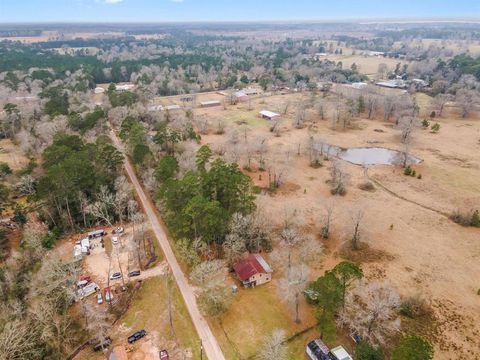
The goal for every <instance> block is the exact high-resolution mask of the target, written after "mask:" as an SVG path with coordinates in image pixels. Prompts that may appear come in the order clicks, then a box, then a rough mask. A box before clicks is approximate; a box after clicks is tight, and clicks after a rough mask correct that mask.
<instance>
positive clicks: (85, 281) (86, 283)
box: [77, 280, 90, 289]
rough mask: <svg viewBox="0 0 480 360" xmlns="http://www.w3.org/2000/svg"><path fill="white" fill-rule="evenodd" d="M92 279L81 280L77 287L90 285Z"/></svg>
mask: <svg viewBox="0 0 480 360" xmlns="http://www.w3.org/2000/svg"><path fill="white" fill-rule="evenodd" d="M89 282H90V281H87V280H80V281H78V282H77V289H82V288H84V287H85V286H87V285H88V283H89Z"/></svg>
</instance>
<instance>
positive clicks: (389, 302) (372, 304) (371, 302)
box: [339, 282, 400, 345]
mask: <svg viewBox="0 0 480 360" xmlns="http://www.w3.org/2000/svg"><path fill="white" fill-rule="evenodd" d="M399 305H400V297H399V295H398V293H397V291H396V290H395V289H394V288H393V287H392V286H391V285H390V284H389V283H386V282H372V283H369V284H367V285H365V286H359V287H357V288H356V289H354V290H353V291H351V292H349V293H348V294H347V296H346V304H345V309H344V310H343V311H342V312H341V313H340V316H339V322H340V323H341V324H342V325H346V326H348V327H349V328H350V329H351V330H353V331H355V332H356V333H358V334H359V335H360V336H362V337H363V338H364V339H367V340H369V341H371V342H372V343H374V344H379V345H384V343H385V340H386V339H387V338H388V337H389V336H391V335H392V334H393V333H394V332H396V331H398V330H399V329H400V320H399V318H398V307H399Z"/></svg>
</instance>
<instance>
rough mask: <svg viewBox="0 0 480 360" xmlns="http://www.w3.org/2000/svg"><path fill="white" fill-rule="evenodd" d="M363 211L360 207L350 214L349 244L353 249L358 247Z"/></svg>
mask: <svg viewBox="0 0 480 360" xmlns="http://www.w3.org/2000/svg"><path fill="white" fill-rule="evenodd" d="M363 216H364V212H363V210H362V209H357V210H355V211H354V212H353V214H352V227H353V231H352V238H351V244H352V248H353V250H358V249H359V248H360V238H361V225H362V220H363Z"/></svg>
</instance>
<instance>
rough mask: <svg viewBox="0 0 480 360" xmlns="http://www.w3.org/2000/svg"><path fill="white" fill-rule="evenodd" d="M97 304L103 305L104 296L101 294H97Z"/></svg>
mask: <svg viewBox="0 0 480 360" xmlns="http://www.w3.org/2000/svg"><path fill="white" fill-rule="evenodd" d="M97 304H103V296H102V293H101V292H99V293H98V294H97Z"/></svg>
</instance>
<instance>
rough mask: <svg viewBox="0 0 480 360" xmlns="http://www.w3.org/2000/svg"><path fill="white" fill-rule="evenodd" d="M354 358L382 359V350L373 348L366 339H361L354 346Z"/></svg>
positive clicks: (363, 359)
mask: <svg viewBox="0 0 480 360" xmlns="http://www.w3.org/2000/svg"><path fill="white" fill-rule="evenodd" d="M355 359H357V360H383V359H384V356H383V352H382V349H380V348H374V347H373V346H372V345H370V344H369V343H368V342H366V341H362V342H361V343H360V344H358V345H357V347H356V348H355Z"/></svg>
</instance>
